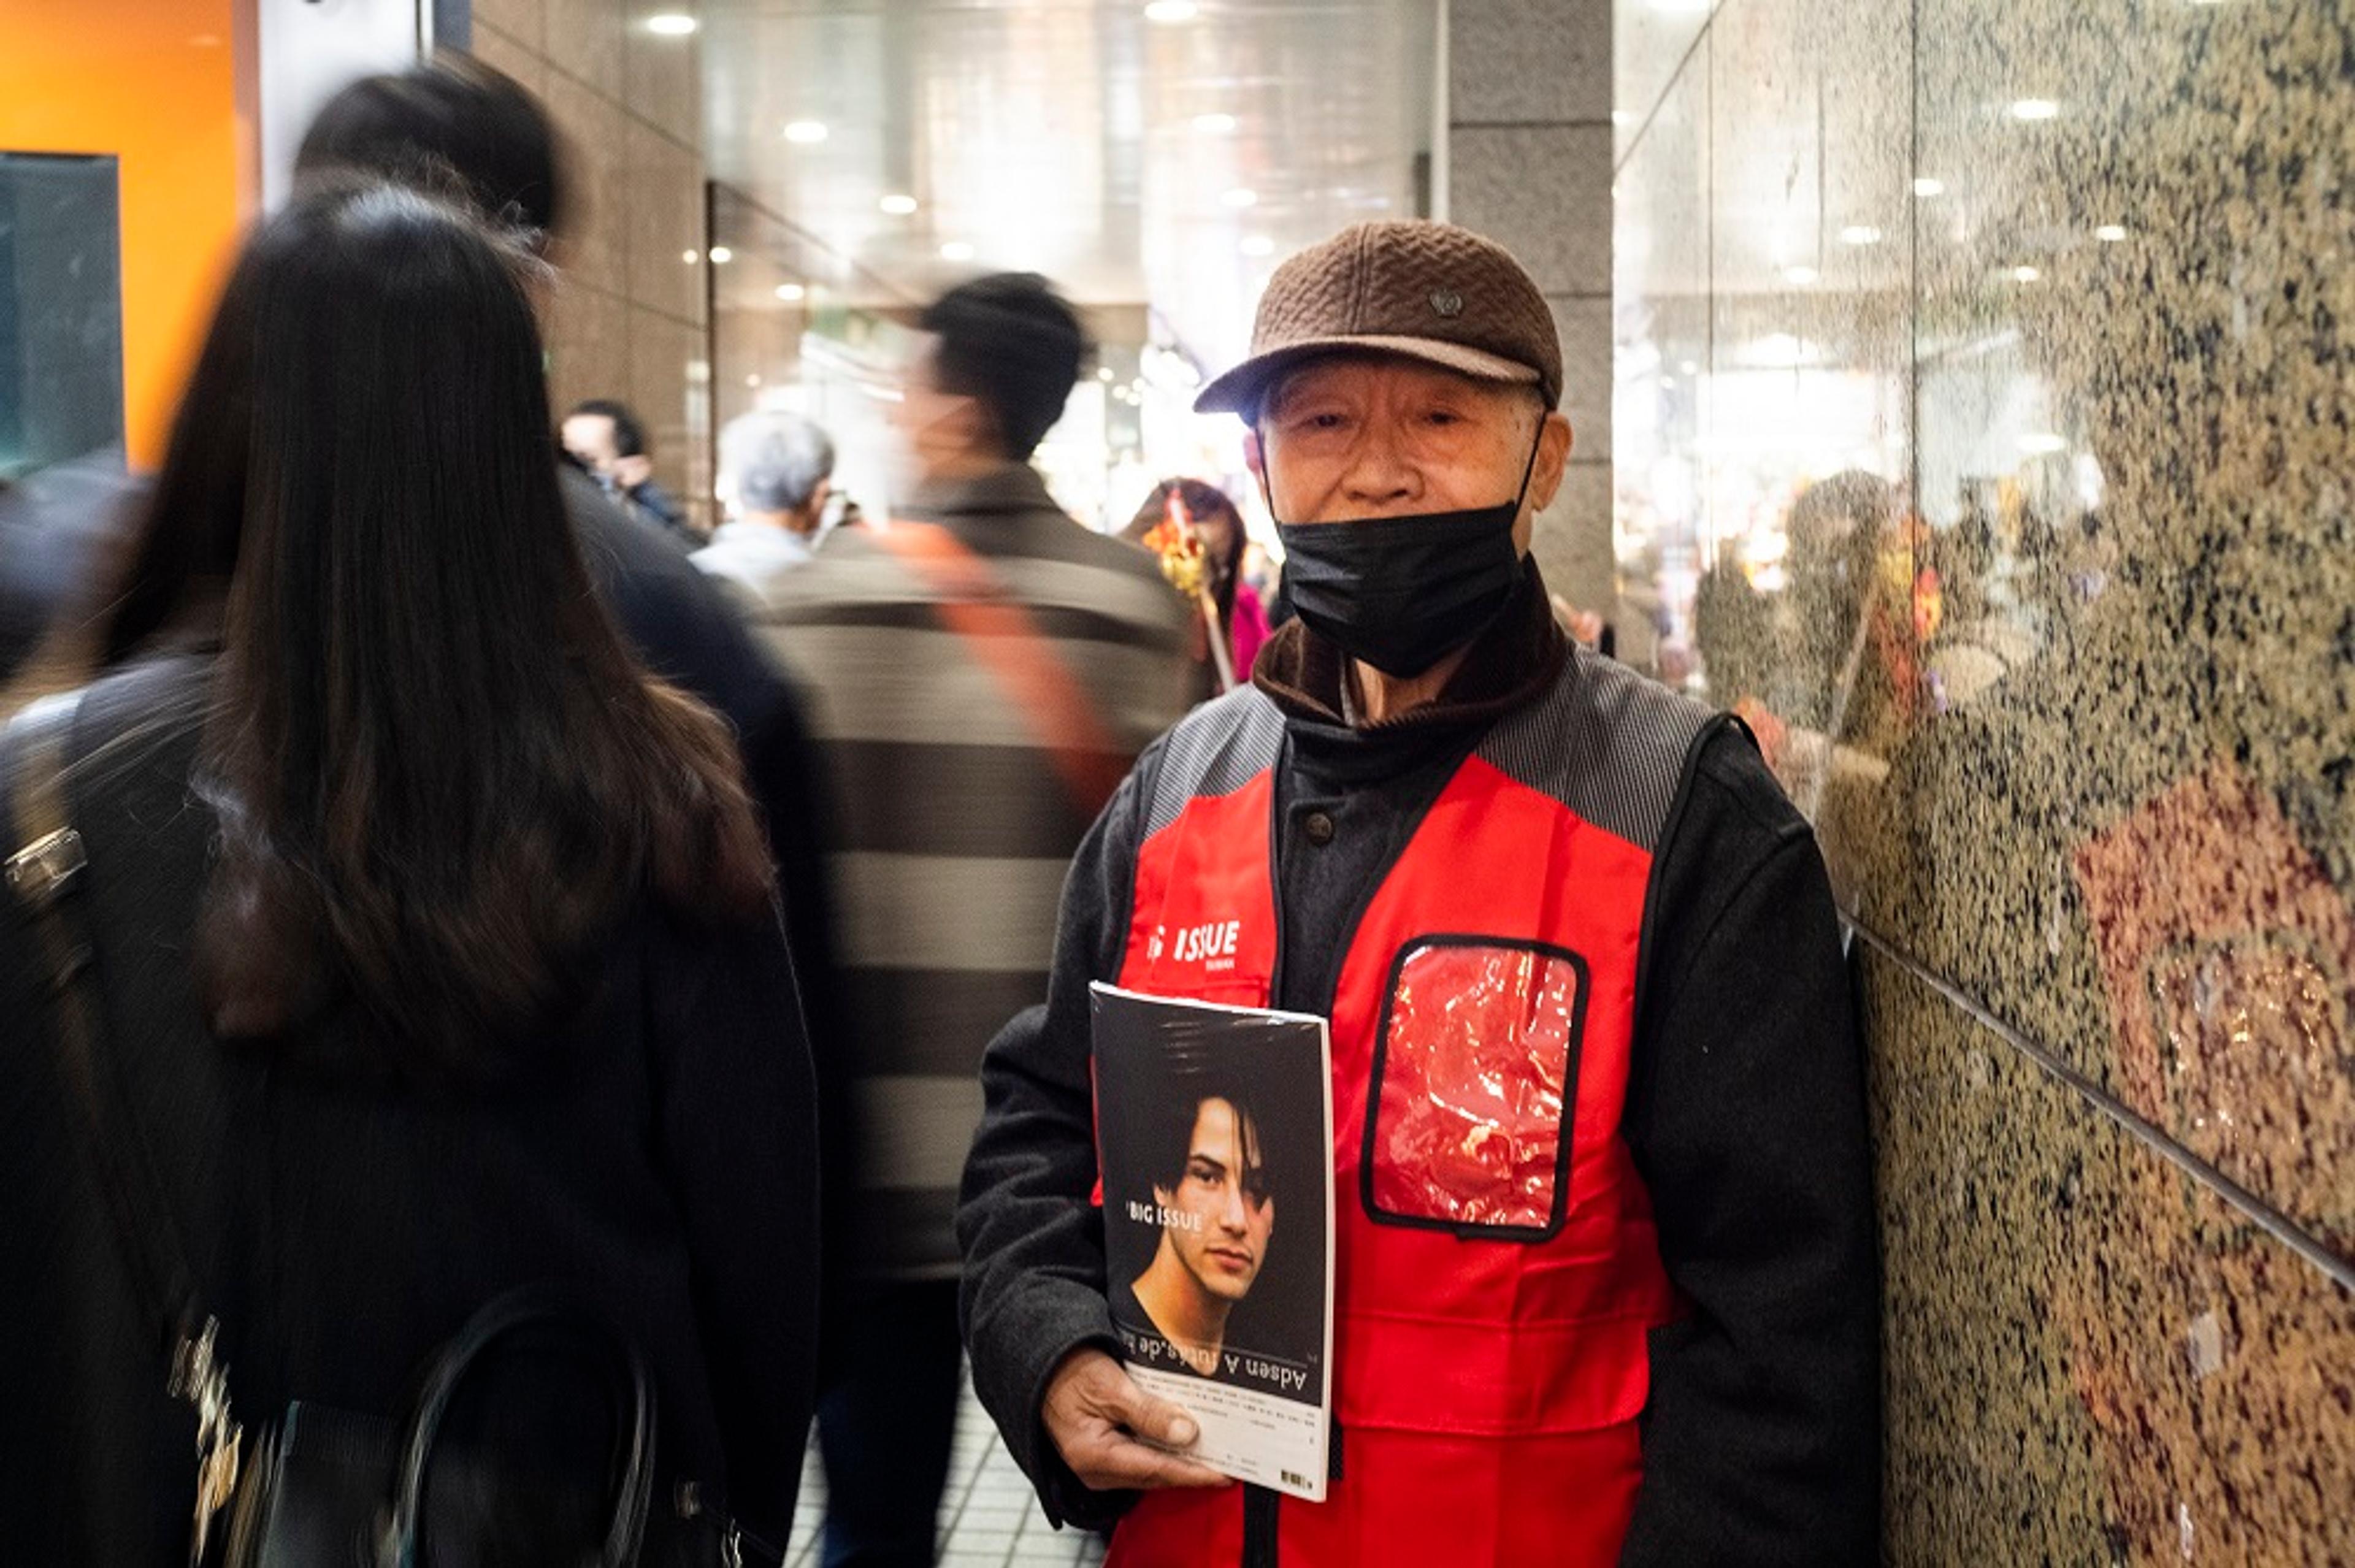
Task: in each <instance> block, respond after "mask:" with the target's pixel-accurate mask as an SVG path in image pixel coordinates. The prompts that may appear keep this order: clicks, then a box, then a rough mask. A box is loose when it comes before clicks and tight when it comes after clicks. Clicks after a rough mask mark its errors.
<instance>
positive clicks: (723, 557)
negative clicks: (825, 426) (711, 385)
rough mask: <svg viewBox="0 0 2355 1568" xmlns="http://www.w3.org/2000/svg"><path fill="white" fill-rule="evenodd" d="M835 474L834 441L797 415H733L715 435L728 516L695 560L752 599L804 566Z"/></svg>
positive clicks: (721, 496) (723, 502)
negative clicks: (787, 574)
mask: <svg viewBox="0 0 2355 1568" xmlns="http://www.w3.org/2000/svg"><path fill="white" fill-rule="evenodd" d="M833 476H834V443H833V442H832V441H830V440H828V439H827V437H826V432H824V431H822V430H820V429H819V428H818V427H817V426H816V425H815V424H812V423H811V422H810V421H807V420H805V419H803V418H802V417H801V416H800V415H798V414H785V413H762V412H754V413H749V414H739V415H738V416H737V417H736V418H734V419H732V420H730V421H728V424H727V428H725V429H724V430H722V431H721V432H719V484H718V485H715V486H714V489H716V490H717V492H718V493H719V501H720V505H722V506H724V507H727V509H728V520H727V521H726V522H724V523H722V524H720V525H719V528H718V530H717V531H715V532H714V533H713V534H712V536H711V542H710V543H709V544H708V545H706V546H705V547H704V548H703V549H699V550H697V551H696V552H695V555H694V558H693V559H694V560H695V564H696V565H698V566H699V567H701V568H702V569H703V570H704V571H708V572H709V573H711V574H712V575H713V576H714V577H717V578H720V579H722V580H724V581H729V582H730V583H733V584H735V585H736V586H737V587H738V588H740V589H741V590H742V591H743V592H746V593H748V594H750V595H751V597H752V599H753V601H754V602H755V603H759V602H761V600H762V598H763V596H764V595H765V594H766V592H767V591H768V588H769V586H770V584H771V582H772V581H773V580H774V579H775V578H776V577H777V576H778V575H779V574H780V573H783V572H787V571H793V570H794V568H796V567H801V566H806V565H808V564H809V562H810V560H811V558H812V556H813V555H814V554H815V549H816V545H817V530H818V524H819V522H820V521H821V520H822V519H823V518H824V517H825V515H826V496H827V495H828V494H830V491H831V481H832V479H833Z"/></svg>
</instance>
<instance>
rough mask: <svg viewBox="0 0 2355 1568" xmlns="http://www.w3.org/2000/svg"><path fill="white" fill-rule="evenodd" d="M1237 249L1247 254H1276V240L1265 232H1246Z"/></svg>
mask: <svg viewBox="0 0 2355 1568" xmlns="http://www.w3.org/2000/svg"><path fill="white" fill-rule="evenodd" d="M1235 249H1236V250H1238V251H1241V252H1242V253H1243V254H1244V255H1246V256H1273V255H1274V254H1275V241H1274V240H1271V239H1269V238H1268V237H1267V236H1266V235H1264V234H1246V235H1244V236H1243V237H1242V240H1241V242H1240V243H1239V244H1237V245H1236V246H1235Z"/></svg>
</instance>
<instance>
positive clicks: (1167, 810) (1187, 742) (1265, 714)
mask: <svg viewBox="0 0 2355 1568" xmlns="http://www.w3.org/2000/svg"><path fill="white" fill-rule="evenodd" d="M1283 747H1284V715H1283V714H1282V713H1280V712H1279V711H1277V709H1276V706H1275V704H1274V703H1273V702H1271V701H1269V700H1268V699H1267V698H1266V697H1264V696H1263V695H1262V694H1261V693H1260V692H1259V691H1258V690H1257V689H1256V688H1252V687H1248V686H1242V687H1237V688H1235V689H1234V690H1232V691H1230V692H1228V693H1227V694H1226V695H1225V696H1223V697H1220V698H1217V699H1213V700H1211V701H1209V702H1206V703H1204V704H1202V706H1201V707H1199V708H1197V709H1194V711H1192V712H1191V713H1188V715H1186V717H1185V718H1183V719H1181V720H1178V721H1177V727H1176V728H1175V729H1173V730H1171V731H1169V738H1168V740H1167V741H1165V742H1164V743H1163V745H1162V748H1161V763H1160V766H1159V767H1158V769H1157V770H1156V772H1155V774H1154V778H1153V799H1152V800H1151V802H1150V803H1149V804H1148V805H1147V807H1146V820H1145V837H1147V838H1150V837H1153V836H1154V835H1155V834H1156V833H1158V832H1160V831H1161V830H1162V829H1163V828H1165V827H1168V826H1169V825H1170V824H1171V823H1173V822H1175V821H1177V817H1178V815H1179V813H1181V812H1183V811H1184V810H1185V809H1186V803H1187V802H1188V801H1190V800H1198V799H1200V798H1202V797H1204V796H1215V795H1232V794H1233V793H1234V792H1235V791H1237V790H1239V789H1241V788H1242V787H1243V785H1245V784H1249V783H1251V781H1252V780H1253V779H1255V778H1257V777H1258V776H1259V775H1260V774H1262V773H1265V772H1267V771H1268V770H1269V769H1270V768H1272V767H1273V766H1274V765H1275V759H1276V755H1277V753H1278V752H1281V751H1282V750H1283Z"/></svg>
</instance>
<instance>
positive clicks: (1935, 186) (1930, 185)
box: [1913, 179, 1946, 201]
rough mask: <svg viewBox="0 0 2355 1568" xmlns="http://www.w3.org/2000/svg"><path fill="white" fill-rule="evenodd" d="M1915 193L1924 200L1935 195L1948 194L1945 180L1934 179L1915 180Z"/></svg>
mask: <svg viewBox="0 0 2355 1568" xmlns="http://www.w3.org/2000/svg"><path fill="white" fill-rule="evenodd" d="M1913 194H1914V195H1915V196H1918V197H1921V198H1922V199H1923V200H1924V201H1927V200H1929V199H1930V198H1931V197H1934V196H1944V195H1945V194H1946V182H1945V180H1934V179H1918V180H1915V181H1914V182H1913Z"/></svg>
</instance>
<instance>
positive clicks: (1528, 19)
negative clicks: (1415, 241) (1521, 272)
mask: <svg viewBox="0 0 2355 1568" xmlns="http://www.w3.org/2000/svg"><path fill="white" fill-rule="evenodd" d="M1441 16H1442V23H1441V26H1442V27H1443V28H1444V40H1443V41H1444V48H1445V51H1446V56H1447V76H1446V81H1445V84H1444V91H1445V94H1446V97H1445V103H1444V110H1443V116H1444V125H1445V135H1444V142H1443V152H1442V156H1443V157H1444V179H1442V180H1440V181H1437V182H1435V189H1436V190H1437V191H1438V192H1439V193H1440V199H1439V200H1438V202H1437V203H1436V205H1437V207H1438V208H1439V210H1438V211H1437V212H1436V213H1435V214H1434V216H1437V217H1442V218H1445V219H1450V220H1451V221H1453V222H1456V223H1460V224H1463V225H1464V226H1465V228H1467V229H1476V230H1477V231H1479V232H1480V233H1482V234H1486V235H1487V236H1488V237H1489V238H1491V239H1493V240H1497V242H1498V243H1499V244H1502V245H1504V246H1505V247H1506V248H1507V249H1508V250H1510V251H1512V252H1513V254H1514V255H1516V256H1518V257H1519V258H1520V261H1521V264H1522V265H1524V266H1526V267H1527V268H1529V272H1530V273H1531V275H1533V276H1534V277H1535V278H1536V279H1537V281H1538V286H1539V287H1540V288H1541V289H1543V290H1544V291H1545V294H1546V299H1547V301H1548V302H1549V303H1550V304H1552V306H1553V314H1554V322H1555V324H1556V325H1557V326H1559V328H1560V329H1561V349H1562V371H1563V392H1562V411H1563V412H1565V413H1567V414H1568V415H1569V416H1570V421H1571V424H1572V427H1573V428H1574V429H1575V430H1576V431H1577V434H1578V443H1577V446H1576V447H1575V448H1574V450H1573V451H1572V454H1571V469H1570V473H1569V475H1568V476H1567V477H1566V478H1565V479H1564V481H1563V483H1562V486H1561V494H1560V495H1558V496H1556V497H1555V499H1554V503H1553V505H1552V506H1551V507H1548V508H1547V509H1546V510H1545V512H1544V513H1543V514H1542V515H1540V517H1539V518H1538V530H1537V540H1536V545H1535V550H1536V554H1537V558H1538V564H1539V565H1540V567H1541V568H1543V569H1544V571H1545V574H1546V581H1547V584H1548V585H1549V586H1550V588H1551V589H1552V590H1553V591H1554V592H1556V593H1558V594H1560V595H1561V596H1562V597H1563V598H1565V599H1567V600H1569V601H1570V602H1571V603H1573V604H1575V605H1577V606H1578V607H1579V608H1580V609H1582V610H1597V611H1601V612H1602V613H1604V614H1605V615H1606V616H1613V615H1615V614H1616V613H1617V605H1618V592H1617V589H1616V586H1615V581H1616V577H1615V567H1614V559H1613V551H1612V544H1611V160H1612V129H1611V81H1612V78H1611V0H1442V11H1441Z"/></svg>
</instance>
